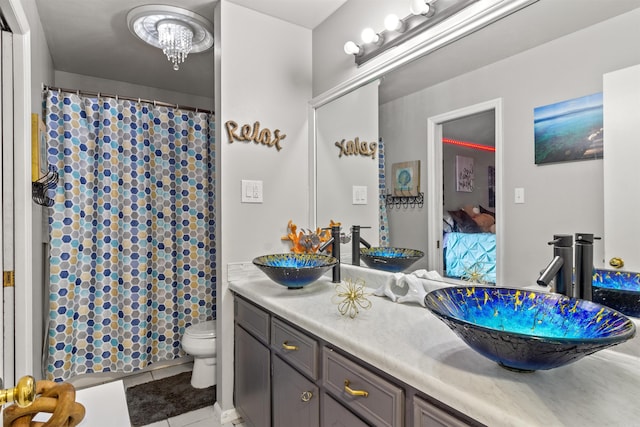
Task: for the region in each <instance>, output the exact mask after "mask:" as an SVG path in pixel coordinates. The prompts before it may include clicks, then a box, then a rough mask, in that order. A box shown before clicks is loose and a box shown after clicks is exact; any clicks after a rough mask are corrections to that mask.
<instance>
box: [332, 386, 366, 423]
mask: <svg viewBox="0 0 640 427" xmlns="http://www.w3.org/2000/svg"><path fill="white" fill-rule="evenodd" d="M323 397H324V399H323V400H322V427H368V426H369V424H367V423H365V422H364V421H362V420H361V419H360V418H358V417H356V416H355V415H354V414H352V413H351V412H350V411H349V410H348V409H347V408H345V407H344V406H342V405H341V404H339V403H338V402H336V400H335V399H333V398H332V397H331V396H329V395H328V394H325V395H324V396H323Z"/></svg>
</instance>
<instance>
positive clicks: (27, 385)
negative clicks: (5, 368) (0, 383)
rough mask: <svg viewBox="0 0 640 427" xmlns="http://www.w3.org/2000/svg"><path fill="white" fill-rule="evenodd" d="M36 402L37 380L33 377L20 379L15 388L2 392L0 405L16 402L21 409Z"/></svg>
mask: <svg viewBox="0 0 640 427" xmlns="http://www.w3.org/2000/svg"><path fill="white" fill-rule="evenodd" d="M34 400H36V379H35V378H33V377H32V376H31V375H27V376H25V377H22V378H20V380H19V381H18V384H17V385H16V386H15V387H14V388H7V389H5V390H0V405H4V404H5V403H9V402H14V403H15V404H16V405H18V406H19V407H21V408H26V407H27V406H29V405H31V404H32V403H33V401H34Z"/></svg>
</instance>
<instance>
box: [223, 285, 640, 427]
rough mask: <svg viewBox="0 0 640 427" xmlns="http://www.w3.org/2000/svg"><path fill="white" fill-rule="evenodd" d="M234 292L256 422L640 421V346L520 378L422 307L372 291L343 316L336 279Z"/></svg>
mask: <svg viewBox="0 0 640 427" xmlns="http://www.w3.org/2000/svg"><path fill="white" fill-rule="evenodd" d="M230 289H231V290H232V292H233V293H234V294H235V346H236V347H235V358H236V360H235V370H236V371H235V405H236V407H237V408H238V410H239V411H240V412H241V413H242V414H243V416H244V418H245V421H247V422H248V423H250V424H251V425H255V426H262V425H277V426H279V427H280V426H288V425H296V426H300V425H305V426H307V425H308V426H320V425H323V426H324V425H327V426H328V425H336V424H337V425H349V426H358V425H388V426H427V425H428V426H431V425H446V426H462V425H482V424H484V425H491V426H524V425H536V426H539V425H583V426H587V425H628V423H629V421H630V420H637V419H639V418H640V408H639V407H638V406H637V405H636V404H635V400H634V396H635V395H636V391H637V390H638V387H640V363H639V362H640V360H639V359H638V357H637V356H634V355H633V354H634V351H635V350H629V349H628V348H627V349H626V350H627V351H624V352H622V351H618V349H616V347H614V349H610V350H603V351H600V352H598V353H595V354H593V355H590V356H587V357H585V358H584V359H582V360H580V361H578V362H575V363H573V364H570V365H567V366H565V367H561V368H556V369H552V370H549V371H536V372H533V373H518V372H512V371H509V370H506V369H504V368H502V367H500V366H498V365H497V364H496V363H493V362H491V361H490V360H488V359H485V358H484V357H482V356H481V355H479V354H477V353H476V352H475V351H473V350H472V349H471V348H469V347H468V346H467V345H466V344H464V343H463V342H462V340H460V339H459V338H458V337H457V336H456V335H455V334H454V333H453V332H452V331H451V330H449V328H448V327H447V326H446V325H444V323H442V322H441V321H440V320H438V319H437V318H436V317H435V316H434V315H432V314H431V313H430V312H429V311H428V310H426V309H424V308H423V307H421V306H419V305H417V304H398V303H394V302H391V301H390V300H389V299H387V298H384V297H375V296H369V297H368V298H369V299H370V300H371V301H372V303H373V305H372V307H371V309H369V310H361V311H360V313H359V314H358V316H357V317H356V318H355V319H351V318H349V317H343V316H341V315H340V313H339V312H338V309H337V306H336V305H335V304H333V303H332V297H333V296H334V295H335V293H336V292H335V284H333V283H331V281H330V279H329V278H327V277H326V276H325V277H322V278H321V279H320V280H318V281H317V282H315V283H313V284H311V285H309V286H307V287H305V288H302V289H298V290H288V289H286V288H284V287H282V286H280V285H277V284H275V283H274V282H272V281H271V280H269V279H263V278H258V279H256V278H250V279H243V280H236V281H231V282H230ZM368 291H369V292H372V291H373V289H372V288H368ZM636 339H637V338H634V339H632V340H630V341H629V342H627V343H624V344H621V345H620V346H618V347H620V348H621V349H622V347H623V346H626V347H632V346H635V343H634V340H636ZM623 350H624V349H623ZM365 394H367V396H365Z"/></svg>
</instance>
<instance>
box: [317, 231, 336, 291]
mask: <svg viewBox="0 0 640 427" xmlns="http://www.w3.org/2000/svg"><path fill="white" fill-rule="evenodd" d="M323 230H328V228H323ZM340 240H341V239H340V226H339V225H334V226H332V227H331V238H330V239H329V240H327V241H326V242H324V243H323V244H322V245H320V247H319V248H318V251H320V252H322V251H324V250H325V249H327V248H328V247H329V245H331V256H332V257H334V258H335V259H337V260H338V262H337V263H336V265H334V266H333V275H332V280H331V281H332V282H333V283H340Z"/></svg>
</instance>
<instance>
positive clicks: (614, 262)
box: [609, 256, 624, 268]
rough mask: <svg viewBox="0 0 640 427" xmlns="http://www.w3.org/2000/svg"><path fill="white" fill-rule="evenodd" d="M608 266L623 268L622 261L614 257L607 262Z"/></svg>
mask: <svg viewBox="0 0 640 427" xmlns="http://www.w3.org/2000/svg"><path fill="white" fill-rule="evenodd" d="M609 265H610V266H611V267H613V268H622V267H624V260H623V259H622V258H619V257H617V256H616V257H613V258H611V259H610V260H609Z"/></svg>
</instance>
